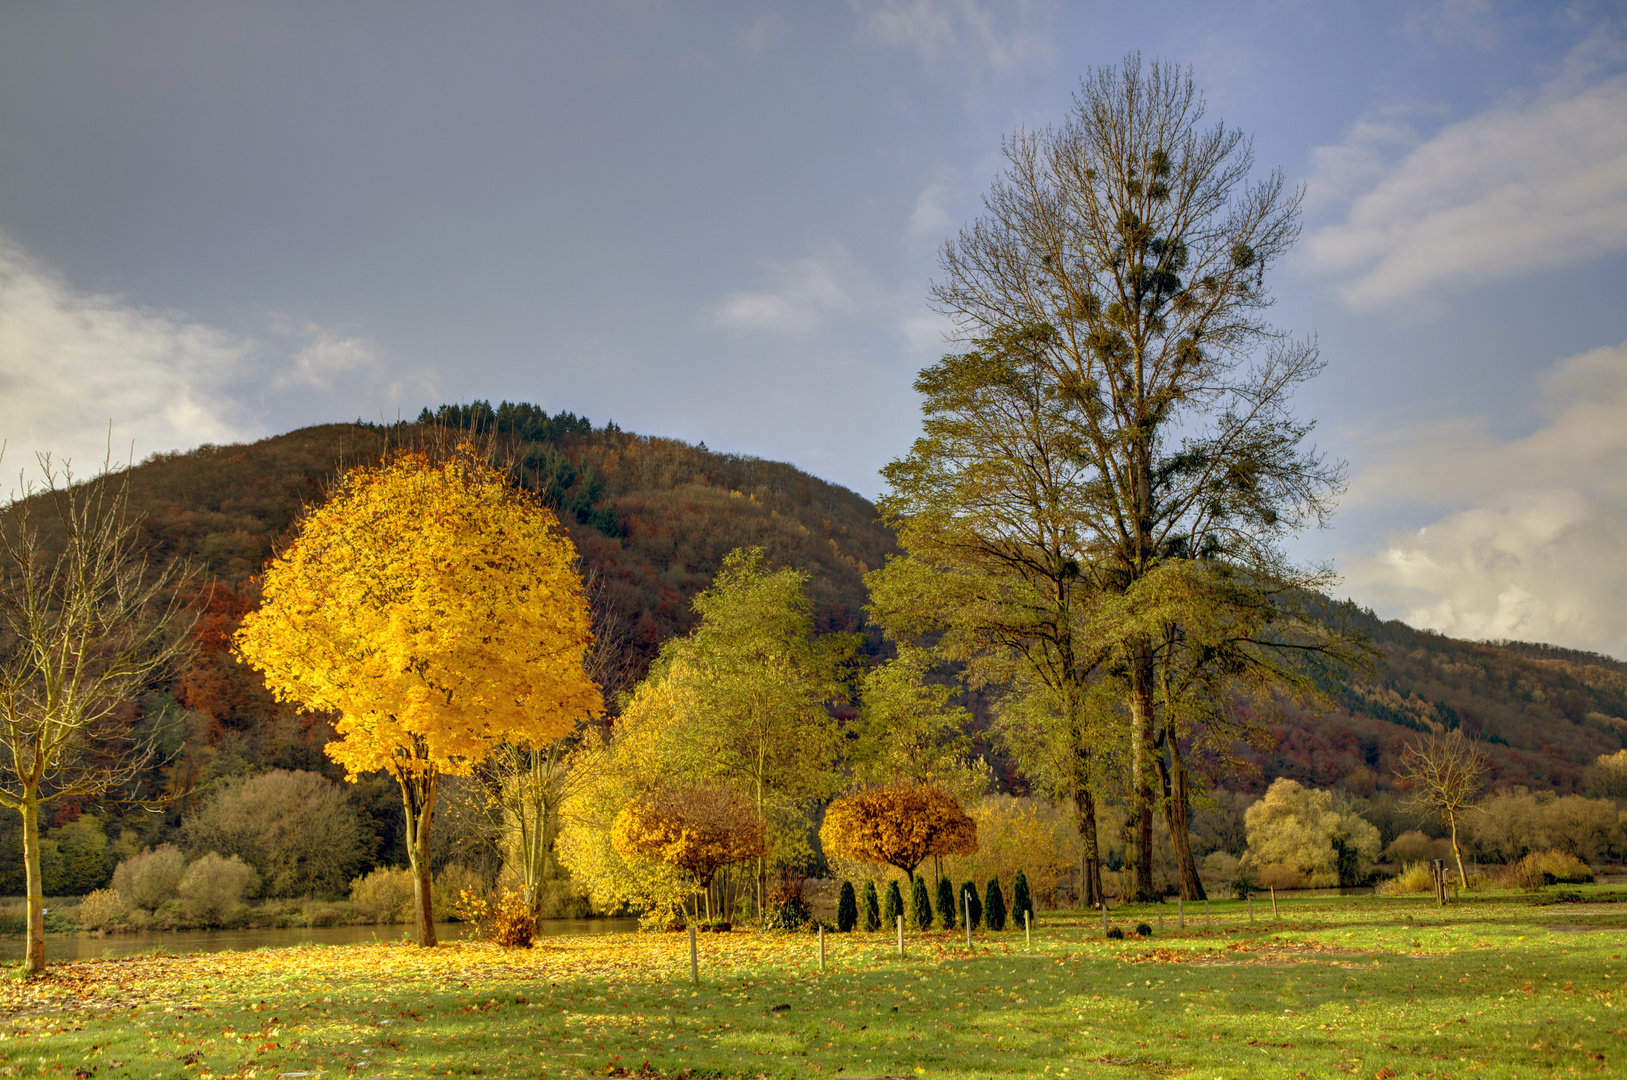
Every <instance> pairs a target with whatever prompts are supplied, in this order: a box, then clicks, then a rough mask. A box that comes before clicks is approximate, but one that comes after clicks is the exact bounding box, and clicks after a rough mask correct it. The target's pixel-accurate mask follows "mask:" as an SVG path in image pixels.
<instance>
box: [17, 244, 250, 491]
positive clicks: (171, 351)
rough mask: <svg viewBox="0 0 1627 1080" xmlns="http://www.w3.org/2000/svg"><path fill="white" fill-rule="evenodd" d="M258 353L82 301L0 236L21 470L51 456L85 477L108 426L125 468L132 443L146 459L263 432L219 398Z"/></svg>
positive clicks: (176, 322) (212, 332)
mask: <svg viewBox="0 0 1627 1080" xmlns="http://www.w3.org/2000/svg"><path fill="white" fill-rule="evenodd" d="M251 351H252V350H251V345H250V343H248V342H246V341H244V340H242V339H240V338H236V337H234V336H232V335H230V334H227V333H224V332H222V331H219V330H217V329H214V328H213V327H209V326H204V325H202V324H199V323H195V322H188V321H186V320H184V319H181V318H179V317H176V316H172V315H168V314H164V313H161V312H154V311H149V310H145V309H141V308H136V307H132V306H130V305H128V304H125V303H123V302H121V301H119V300H117V299H116V298H114V297H110V296H101V295H89V294H83V293H78V292H75V291H74V290H73V289H71V288H70V287H69V286H68V285H67V284H66V283H65V282H64V281H63V280H62V279H61V278H60V277H58V276H56V275H54V274H52V273H50V272H49V271H47V270H46V269H44V268H43V267H41V266H40V265H39V264H37V263H36V262H34V261H33V260H31V259H30V258H29V257H28V256H27V255H26V254H25V253H24V252H22V251H21V250H20V249H18V248H17V247H16V246H15V245H14V244H12V243H10V242H9V241H7V240H6V239H5V237H3V236H0V385H3V388H4V393H3V395H0V431H3V435H4V438H5V441H6V446H7V450H8V453H7V455H6V459H5V464H6V466H7V467H8V469H10V470H11V471H13V472H15V471H16V470H18V469H24V468H26V469H27V470H28V471H29V472H30V473H32V471H33V465H34V462H33V456H34V454H36V453H50V454H51V455H52V456H53V457H54V458H55V459H56V460H57V461H59V462H60V461H63V460H65V459H71V460H72V462H73V463H74V465H75V471H76V472H77V473H79V474H81V475H84V474H88V473H89V472H92V471H94V470H95V469H96V468H97V467H98V466H100V465H101V463H102V460H103V456H104V455H105V454H106V453H107V451H108V440H109V438H110V436H109V424H111V425H112V434H111V440H112V454H113V457H114V459H115V460H118V461H123V460H124V459H125V458H126V457H127V456H128V455H129V453H130V449H131V444H132V442H133V443H134V445H135V453H136V456H137V457H138V458H140V457H143V456H145V455H147V454H149V453H151V452H153V451H157V450H171V449H176V448H179V447H190V446H196V445H198V444H199V443H204V442H230V441H234V440H238V439H242V438H246V437H249V436H251V435H253V434H257V433H258V432H257V430H256V429H255V427H254V426H253V425H252V424H251V423H250V422H249V421H248V419H247V418H246V417H244V416H243V415H242V411H241V410H240V409H238V408H237V407H235V406H234V405H233V404H232V403H231V402H229V401H227V400H225V399H224V397H223V396H222V390H223V387H224V384H225V383H226V381H227V380H228V379H229V378H230V377H231V376H232V375H233V374H234V373H235V371H236V369H237V368H239V367H240V366H241V365H242V364H243V363H244V362H245V360H246V359H247V357H248V356H249V354H250V352H251ZM0 486H6V485H0ZM8 490H9V487H8Z"/></svg>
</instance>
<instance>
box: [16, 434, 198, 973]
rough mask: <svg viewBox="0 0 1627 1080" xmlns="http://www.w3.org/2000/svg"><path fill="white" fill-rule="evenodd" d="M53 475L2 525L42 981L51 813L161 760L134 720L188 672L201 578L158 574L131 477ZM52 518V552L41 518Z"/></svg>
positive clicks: (29, 964) (31, 943) (31, 964)
mask: <svg viewBox="0 0 1627 1080" xmlns="http://www.w3.org/2000/svg"><path fill="white" fill-rule="evenodd" d="M41 466H42V471H43V473H44V477H43V484H42V486H41V488H40V489H39V490H35V489H33V487H32V485H27V484H25V485H24V489H25V498H23V499H20V500H18V501H17V502H16V503H15V504H13V506H12V507H11V508H10V510H9V511H8V513H7V514H6V516H5V518H4V520H3V522H0V806H6V807H9V808H11V809H13V810H15V811H17V813H18V814H20V815H21V816H22V819H23V829H22V833H23V837H22V839H23V864H24V867H25V882H26V883H25V889H26V901H25V905H26V913H27V921H28V933H27V941H26V944H25V953H24V959H23V966H24V968H26V969H27V970H28V971H29V972H32V973H38V972H42V971H44V970H45V901H44V891H43V879H42V877H41V871H40V853H41V848H40V809H41V808H42V807H43V806H45V805H47V804H48V803H50V802H51V801H52V800H53V799H60V798H73V797H78V798H85V799H94V798H97V797H100V796H104V795H106V794H107V793H108V792H110V791H116V790H118V789H119V788H121V787H122V786H123V785H125V784H126V783H128V782H129V781H130V780H132V779H134V778H135V776H136V775H137V774H138V773H139V772H140V771H141V770H142V769H143V768H144V767H146V766H147V765H148V764H149V763H150V762H151V761H152V758H153V750H154V747H153V744H152V741H151V739H150V738H144V737H142V736H141V735H140V734H139V733H137V732H133V731H132V730H131V729H130V727H129V725H128V724H127V723H126V722H125V720H124V718H123V717H122V716H121V715H120V709H121V707H122V706H124V705H125V704H127V703H128V702H129V701H131V700H132V699H133V698H134V697H135V696H136V695H138V694H139V693H141V692H142V691H143V690H144V689H146V688H147V687H148V685H149V684H151V683H152V682H154V681H155V680H157V679H158V678H160V677H161V676H162V675H163V674H164V673H165V672H166V671H168V670H169V669H171V668H172V667H173V666H174V665H175V664H176V662H177V661H178V660H179V659H180V657H181V655H182V653H183V652H184V651H185V649H186V638H187V633H186V632H187V630H188V628H189V623H190V617H189V616H188V614H187V612H186V611H185V609H184V608H183V607H182V606H181V604H180V602H179V601H178V600H177V595H178V593H179V591H180V590H179V586H180V585H181V584H182V583H183V582H184V580H185V579H186V578H187V576H188V574H189V573H190V571H189V569H188V568H187V566H186V565H185V564H184V563H182V562H180V561H172V562H170V563H168V564H167V565H165V566H162V567H159V566H155V565H150V564H149V563H148V561H147V559H146V556H145V554H144V551H143V548H142V544H141V542H140V526H139V524H138V523H137V522H134V521H131V520H130V518H129V498H130V488H129V474H128V473H126V474H124V475H123V476H119V475H117V474H114V473H112V472H111V471H110V470H108V469H107V468H105V467H104V468H103V470H102V472H101V474H100V475H98V476H96V477H95V478H94V479H92V480H90V481H88V482H86V483H83V484H75V483H74V482H73V476H72V474H71V473H66V472H65V473H62V474H60V475H59V474H58V473H57V472H56V471H55V470H54V469H53V467H52V466H51V463H50V460H49V459H41ZM41 506H44V507H48V508H49V512H50V515H51V517H52V518H53V519H54V520H53V521H52V522H51V523H50V525H51V532H52V533H53V534H54V535H53V536H52V537H51V538H50V540H47V539H45V538H44V537H42V533H41V529H40V527H39V525H38V523H36V521H35V520H34V516H33V515H34V514H35V512H36V511H37V510H38V509H40V507H41Z"/></svg>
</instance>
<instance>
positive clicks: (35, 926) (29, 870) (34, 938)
mask: <svg viewBox="0 0 1627 1080" xmlns="http://www.w3.org/2000/svg"><path fill="white" fill-rule="evenodd" d="M20 812H21V813H22V815H23V866H24V867H25V868H26V875H27V891H28V900H27V910H28V944H27V949H26V952H25V955H24V957H23V968H24V969H25V970H26V971H27V972H28V973H29V974H30V975H42V974H44V973H45V886H44V883H43V881H42V880H41V878H40V804H39V801H38V799H37V798H36V797H35V794H34V792H33V791H25V792H24V793H23V805H22V807H21V808H20Z"/></svg>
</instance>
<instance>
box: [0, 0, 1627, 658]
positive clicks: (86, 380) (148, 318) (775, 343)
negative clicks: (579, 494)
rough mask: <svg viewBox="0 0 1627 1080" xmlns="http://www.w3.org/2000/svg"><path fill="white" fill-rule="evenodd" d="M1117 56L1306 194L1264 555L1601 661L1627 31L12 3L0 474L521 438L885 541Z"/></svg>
mask: <svg viewBox="0 0 1627 1080" xmlns="http://www.w3.org/2000/svg"><path fill="white" fill-rule="evenodd" d="M1132 52H1139V53H1141V54H1142V55H1143V56H1144V57H1145V58H1147V59H1157V60H1167V61H1173V62H1175V63H1178V64H1182V65H1189V66H1190V67H1191V69H1192V73H1193V76H1194V78H1195V80H1196V82H1197V85H1198V86H1199V87H1200V88H1201V89H1202V90H1203V91H1204V93H1205V95H1206V100H1207V106H1208V118H1209V119H1210V120H1213V121H1223V122H1224V123H1225V124H1227V125H1228V126H1232V127H1236V128H1239V129H1241V130H1243V131H1245V132H1248V133H1251V134H1252V136H1253V139H1254V152H1255V156H1256V159H1257V162H1258V163H1259V166H1260V168H1261V170H1262V171H1263V170H1266V169H1270V168H1280V169H1282V170H1283V172H1284V174H1285V175H1286V176H1287V177H1288V178H1289V180H1290V181H1292V182H1295V183H1298V184H1302V185H1304V190H1305V210H1304V219H1303V232H1302V235H1301V239H1300V241H1299V243H1298V245H1297V246H1296V247H1295V249H1294V251H1293V252H1292V254H1291V255H1290V257H1289V258H1288V259H1287V260H1285V261H1284V263H1283V264H1282V265H1281V266H1280V267H1279V269H1278V271H1277V272H1276V274H1275V276H1274V280H1273V281H1271V282H1270V283H1269V284H1271V285H1272V286H1273V289H1274V293H1275V296H1276V298H1277V306H1276V308H1275V309H1274V311H1273V313H1272V319H1273V321H1274V322H1275V323H1276V324H1277V325H1279V326H1281V327H1283V328H1285V329H1288V330H1290V331H1292V332H1294V333H1295V334H1300V335H1309V334H1314V335H1315V336H1316V339H1317V341H1318V342H1319V344H1320V348H1321V351H1322V356H1323V358H1324V359H1325V360H1326V361H1327V368H1326V371H1325V372H1324V373H1323V374H1322V375H1321V376H1320V377H1319V378H1318V379H1317V380H1316V381H1315V382H1313V383H1312V384H1311V385H1309V386H1308V387H1307V388H1305V389H1304V390H1303V391H1302V392H1301V393H1300V395H1299V397H1298V398H1297V408H1298V412H1299V413H1300V415H1301V416H1303V417H1306V418H1310V419H1314V420H1316V421H1317V425H1318V426H1317V429H1316V433H1315V439H1316V441H1317V443H1318V445H1319V446H1321V447H1322V448H1323V449H1324V450H1326V451H1327V452H1328V453H1329V454H1330V455H1332V456H1334V457H1336V458H1340V459H1343V460H1344V461H1346V462H1347V463H1348V473H1349V485H1348V489H1347V491H1346V492H1345V493H1344V495H1343V497H1342V499H1341V504H1340V510H1339V513H1338V514H1337V516H1336V517H1335V518H1334V521H1333V524H1332V527H1331V528H1329V529H1327V530H1325V531H1321V532H1317V533H1313V534H1310V535H1307V536H1302V537H1299V538H1296V539H1295V540H1294V542H1293V544H1292V548H1291V552H1292V554H1293V555H1294V556H1296V557H1297V558H1299V559H1301V560H1304V561H1323V562H1328V563H1331V564H1332V565H1333V566H1334V567H1335V568H1336V569H1337V570H1338V571H1339V572H1340V574H1341V575H1342V582H1341V584H1340V585H1339V587H1338V588H1337V589H1336V590H1335V592H1336V594H1337V595H1339V596H1341V597H1343V596H1348V597H1350V598H1352V599H1354V600H1356V601H1357V602H1358V603H1361V604H1363V605H1364V606H1368V607H1372V608H1374V609H1375V610H1377V611H1378V612H1379V613H1380V614H1381V615H1384V616H1386V617H1393V618H1402V619H1405V620H1406V621H1407V622H1409V623H1411V624H1413V625H1414V626H1419V627H1425V628H1430V629H1435V630H1439V631H1441V632H1443V633H1446V634H1449V635H1452V636H1456V637H1467V638H1517V639H1522V640H1539V641H1549V642H1553V643H1556V644H1562V645H1567V646H1571V647H1575V648H1582V649H1590V650H1596V651H1601V652H1605V653H1608V654H1611V655H1614V656H1617V657H1627V554H1624V549H1627V301H1624V294H1627V288H1624V286H1627V3H1624V2H1622V0H1616V2H1604V0H1578V2H1576V3H1570V4H1536V3H1523V4H1522V3H1512V2H1510V3H1503V2H1498V0H1408V2H1399V3H1384V2H1378V0H1372V2H1365V3H1362V4H1348V3H1333V2H1328V3H1305V2H1295V0H1257V2H1250V0H1234V2H1230V3H1226V4H1215V3H1191V2H1182V0H1168V2H1164V3H1160V4H1156V5H1153V4H1124V3H1083V2H1081V3H1071V4H1065V3H1052V2H1047V0H1018V2H1013V3H995V2H992V0H852V2H850V3H843V2H837V0H832V2H820V3H800V4H793V3H779V4H774V3H765V4H746V3H741V4H725V3H702V2H693V3H683V4H679V3H667V2H658V0H626V2H623V0H598V2H594V3H579V4H565V3H558V4H535V3H522V4H512V5H508V4H491V3H480V2H473V0H471V2H464V3H458V4H433V5H428V4H413V3H404V2H394V3H376V4H370V3H333V2H323V3H309V4H302V3H296V2H289V3H279V4H264V3H261V4H249V3H232V2H222V0H207V2H196V3H165V2H151V3H143V4H129V3H109V4H96V3H63V2H39V3H32V2H25V0H0V438H4V440H5V443H6V452H5V456H4V458H3V459H0V467H3V468H4V469H6V470H10V471H9V472H7V475H8V476H12V477H15V476H18V475H19V474H21V473H23V472H25V471H26V470H35V474H36V475H37V469H36V467H35V465H34V457H35V455H36V454H38V453H47V452H48V453H50V454H52V455H53V459H54V460H55V461H58V462H61V461H63V460H69V461H71V462H72V463H73V465H74V467H75V470H76V472H78V473H79V474H80V475H84V474H85V473H87V472H91V471H94V469H95V467H96V466H98V465H99V464H100V463H101V462H102V461H103V459H104V458H105V457H106V455H107V453H108V451H109V447H110V446H111V448H112V453H113V455H114V458H115V459H116V460H125V459H127V458H129V457H131V456H132V455H133V456H134V458H135V459H136V460H140V459H141V458H144V457H145V456H147V455H148V454H151V453H154V452H160V451H166V450H176V449H187V448H190V447H194V446H197V445H199V444H202V443H226V442H233V441H239V440H249V439H255V438H259V437H262V436H265V435H268V434H275V433H280V432H283V431H287V430H290V429H292V428H295V427H299V426H303V425H306V424H314V423H322V422H328V421H336V420H354V419H357V418H361V419H365V420H375V421H376V420H394V419H395V418H397V417H398V416H401V417H408V418H410V417H413V416H416V415H417V413H418V411H419V410H420V409H421V408H423V407H424V406H426V405H431V406H432V405H435V404H439V403H442V402H466V401H472V400H476V399H488V400H490V401H492V402H494V403H495V402H497V401H500V400H503V399H507V400H513V401H531V402H535V403H537V404H540V405H542V406H545V407H546V408H548V409H550V410H560V409H566V410H570V411H573V412H576V413H579V414H585V415H587V416H588V417H590V418H591V419H592V420H593V421H594V422H595V423H596V424H601V425H602V424H603V423H604V422H606V421H608V420H614V421H615V422H616V423H617V424H619V425H620V426H621V427H622V428H624V429H627V430H631V431H636V432H639V433H642V434H652V435H666V436H673V437H677V438H680V439H684V440H687V441H690V442H697V443H698V442H702V441H704V442H705V443H706V444H707V446H708V447H710V448H711V449H713V450H717V451H728V452H735V453H743V454H753V455H758V456H761V457H766V458H771V459H775V460H782V461H790V462H792V463H794V464H796V465H798V466H800V467H802V468H804V469H806V470H808V471H809V472H812V473H814V474H816V475H818V476H821V477H824V478H826V479H829V480H832V481H835V482H837V483H840V484H844V485H846V486H848V487H850V488H852V489H854V490H856V491H859V492H861V493H863V494H865V495H867V496H871V497H874V496H876V495H878V494H879V493H880V492H881V490H882V480H881V478H880V476H879V475H878V470H879V469H880V468H881V467H882V466H883V465H884V464H886V463H887V462H888V461H889V460H891V459H893V458H895V457H898V456H900V455H902V454H903V453H905V452H906V451H907V450H908V447H909V444H910V442H911V440H912V439H914V438H915V436H916V435H917V433H918V430H919V399H918V398H917V397H916V395H915V394H914V392H913V389H912V385H911V384H912V381H913V379H914V376H915V373H916V372H917V371H918V370H919V369H920V368H922V367H923V366H925V365H927V364H929V363H931V362H933V361H934V360H936V359H937V358H938V357H939V356H940V355H942V354H943V353H944V352H947V351H950V350H951V349H952V348H953V347H954V344H953V342H951V341H948V340H946V338H945V334H946V332H947V330H948V324H947V323H946V322H945V320H944V319H943V318H942V317H941V316H939V315H938V314H936V313H935V312H934V311H933V310H932V308H931V306H930V304H929V303H928V289H929V288H930V286H931V283H932V281H933V280H934V277H935V275H936V274H937V272H938V271H937V252H938V247H939V245H940V244H941V243H942V242H943V241H944V240H945V239H946V238H947V237H948V236H950V235H951V234H952V233H953V232H954V231H955V230H956V229H958V228H959V227H961V226H962V225H965V224H967V223H969V222H971V221H972V220H974V219H975V218H976V216H977V214H978V213H979V211H980V207H981V204H980V198H981V195H982V193H983V192H984V191H986V190H987V188H988V186H989V184H990V183H991V181H993V179H994V178H995V177H996V176H997V175H998V173H999V170H1000V168H1001V161H1002V159H1001V153H1000V146H1001V139H1002V138H1003V137H1005V136H1008V135H1010V134H1011V133H1013V132H1015V131H1018V130H1021V129H1025V128H1026V129H1042V128H1044V127H1045V126H1046V125H1048V124H1053V123H1057V122H1059V121H1061V120H1062V119H1063V118H1064V117H1065V116H1066V114H1067V111H1068V109H1069V108H1070V105H1071V102H1072V96H1073V94H1074V92H1075V91H1076V89H1077V88H1078V85H1079V79H1080V77H1081V76H1082V75H1083V74H1084V73H1085V72H1086V71H1087V70H1088V69H1090V68H1092V67H1093V66H1098V65H1111V64H1115V63H1118V62H1119V61H1120V60H1121V59H1122V58H1123V57H1124V56H1126V55H1127V54H1129V53H1132ZM11 489H12V490H15V484H13V486H12V488H11Z"/></svg>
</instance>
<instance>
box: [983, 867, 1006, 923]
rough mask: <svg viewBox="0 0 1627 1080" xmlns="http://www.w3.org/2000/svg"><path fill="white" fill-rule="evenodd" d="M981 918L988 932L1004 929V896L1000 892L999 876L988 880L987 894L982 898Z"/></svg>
mask: <svg viewBox="0 0 1627 1080" xmlns="http://www.w3.org/2000/svg"><path fill="white" fill-rule="evenodd" d="M983 918H984V919H985V920H986V921H987V922H988V924H989V929H990V930H1004V929H1005V928H1006V894H1005V893H1003V892H1001V891H1000V875H998V874H996V875H995V876H994V877H991V878H989V892H988V895H987V896H985V897H984V898H983Z"/></svg>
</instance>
